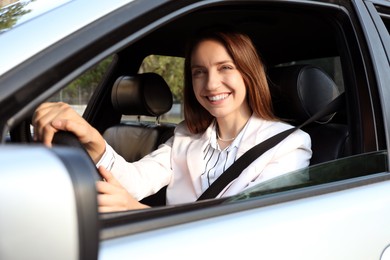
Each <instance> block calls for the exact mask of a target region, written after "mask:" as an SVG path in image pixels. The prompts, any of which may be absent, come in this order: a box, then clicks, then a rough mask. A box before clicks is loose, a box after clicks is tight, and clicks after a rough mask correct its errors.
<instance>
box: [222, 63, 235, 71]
mask: <svg viewBox="0 0 390 260" xmlns="http://www.w3.org/2000/svg"><path fill="white" fill-rule="evenodd" d="M232 69H234V67H233V66H232V65H229V64H224V65H222V66H221V70H232Z"/></svg>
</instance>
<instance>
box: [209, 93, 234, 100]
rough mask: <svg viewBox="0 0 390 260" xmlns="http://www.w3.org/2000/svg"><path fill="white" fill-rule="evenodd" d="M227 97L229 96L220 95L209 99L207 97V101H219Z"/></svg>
mask: <svg viewBox="0 0 390 260" xmlns="http://www.w3.org/2000/svg"><path fill="white" fill-rule="evenodd" d="M228 96H229V94H226V93H225V94H220V95H216V96H211V97H208V99H209V100H210V101H219V100H223V99H225V98H227V97H228Z"/></svg>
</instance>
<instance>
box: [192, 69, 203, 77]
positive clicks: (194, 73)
mask: <svg viewBox="0 0 390 260" xmlns="http://www.w3.org/2000/svg"><path fill="white" fill-rule="evenodd" d="M204 73H205V71H204V69H201V68H195V69H192V76H193V77H196V76H200V75H202V74H204Z"/></svg>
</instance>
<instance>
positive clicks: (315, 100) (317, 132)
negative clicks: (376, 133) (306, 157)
mask: <svg viewBox="0 0 390 260" xmlns="http://www.w3.org/2000/svg"><path fill="white" fill-rule="evenodd" d="M268 76H269V85H270V90H271V95H272V100H273V106H274V111H275V114H276V115H277V116H278V117H279V118H281V119H282V120H285V121H287V122H288V123H291V124H293V125H299V124H301V123H303V122H305V121H306V120H307V119H308V118H310V117H311V116H312V115H314V114H315V113H316V112H318V111H320V110H321V109H323V108H324V107H325V106H326V105H327V104H328V103H330V102H331V101H332V100H334V99H335V98H336V97H337V96H338V95H340V92H339V89H338V88H337V85H336V83H335V82H334V81H333V80H332V79H331V78H330V77H329V75H327V74H326V73H325V72H324V71H323V70H321V69H320V68H318V67H315V66H312V65H293V66H287V67H275V68H272V69H270V70H269V72H268ZM336 113H337V112H336ZM336 113H334V114H331V115H327V116H325V117H323V118H322V119H320V120H318V121H316V122H315V123H312V124H310V125H308V126H306V127H305V128H304V129H303V130H304V131H305V132H307V133H308V134H309V135H310V137H311V141H312V151H313V156H312V158H311V161H310V164H312V165H313V164H317V163H321V162H325V161H329V160H334V159H337V158H340V157H343V156H346V155H348V154H349V149H348V137H349V131H348V125H347V123H345V122H343V123H339V122H333V121H334V120H333V119H334V117H335V116H336Z"/></svg>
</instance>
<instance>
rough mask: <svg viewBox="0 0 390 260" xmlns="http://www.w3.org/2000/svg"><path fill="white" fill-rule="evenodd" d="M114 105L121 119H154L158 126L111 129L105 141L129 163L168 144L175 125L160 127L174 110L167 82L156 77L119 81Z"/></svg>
mask: <svg viewBox="0 0 390 260" xmlns="http://www.w3.org/2000/svg"><path fill="white" fill-rule="evenodd" d="M111 101H112V105H113V107H114V109H115V110H116V111H118V112H120V113H121V114H122V115H135V116H153V117H156V122H150V123H149V122H141V121H139V122H131V123H130V122H129V123H121V124H118V125H114V126H112V127H110V128H108V129H107V130H106V131H105V132H104V134H103V137H104V138H105V140H106V141H107V143H108V144H110V145H111V146H112V147H113V148H114V150H115V151H116V152H117V153H119V154H120V155H121V156H123V158H124V159H126V161H129V162H134V161H137V160H139V159H141V158H142V157H144V156H145V155H147V154H149V153H150V152H152V151H153V150H155V149H156V148H157V147H158V146H159V145H160V144H162V143H164V142H165V141H167V140H168V139H169V138H170V137H171V136H172V135H173V131H174V128H175V125H174V124H160V123H159V117H160V116H161V115H162V114H165V113H166V112H168V111H169V110H170V109H171V107H172V102H173V101H172V93H171V91H170V89H169V87H168V85H167V83H166V82H165V80H164V79H163V78H162V77H161V76H160V75H158V74H155V73H144V74H137V75H133V76H121V77H119V78H118V79H117V80H116V81H115V83H114V86H113V88H112V92H111Z"/></svg>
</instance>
